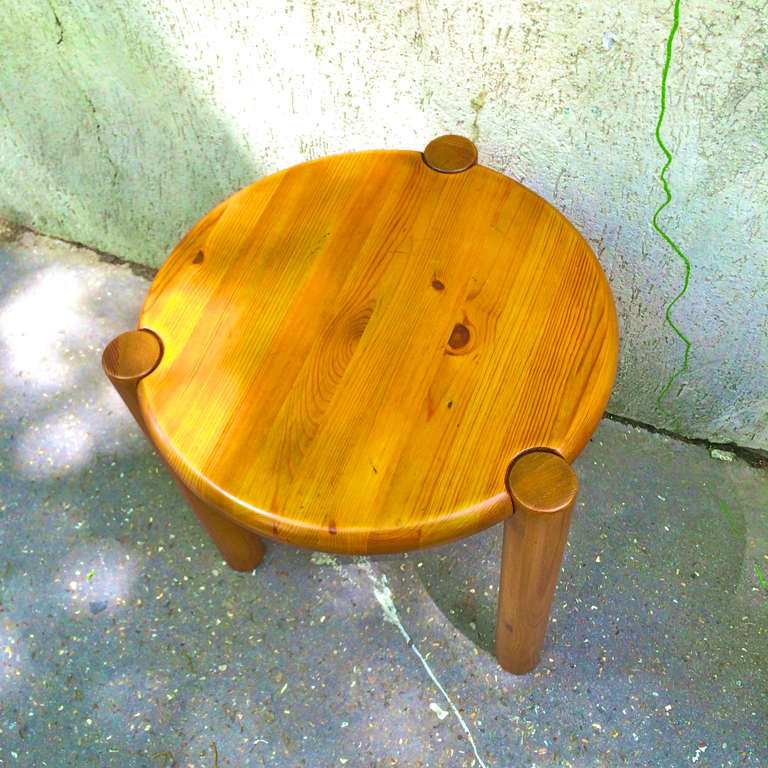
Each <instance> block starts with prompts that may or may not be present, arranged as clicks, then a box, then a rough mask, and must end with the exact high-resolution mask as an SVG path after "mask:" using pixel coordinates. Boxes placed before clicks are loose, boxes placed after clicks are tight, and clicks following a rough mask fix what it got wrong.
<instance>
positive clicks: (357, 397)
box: [138, 151, 618, 553]
mask: <svg viewBox="0 0 768 768" xmlns="http://www.w3.org/2000/svg"><path fill="white" fill-rule="evenodd" d="M139 327H142V328H148V329H150V330H152V331H154V332H155V333H156V334H157V335H158V336H159V337H160V339H161V340H162V344H163V357H162V360H161V361H160V363H159V364H158V366H157V368H156V369H155V370H153V371H152V372H151V373H150V374H149V375H148V376H146V377H145V378H142V379H141V380H140V381H139V383H138V398H139V404H140V408H141V410H142V415H143V417H144V422H145V423H146V425H147V429H148V430H149V432H150V434H151V436H152V439H153V441H154V443H155V445H156V446H157V448H158V450H159V451H160V453H161V454H162V455H163V457H164V458H165V460H166V461H167V462H168V463H169V464H170V466H171V467H172V468H173V471H174V472H175V473H176V474H177V475H178V476H179V477H180V478H181V479H182V480H183V482H184V483H186V484H187V485H188V486H189V487H190V488H191V489H192V490H193V491H194V493H196V494H197V495H198V496H200V497H201V498H202V499H204V500H205V501H208V502H210V503H212V504H214V505H215V506H216V507H217V508H218V509H220V510H222V511H224V512H225V513H226V514H227V515H229V516H231V517H232V518H233V519H234V520H236V521H237V522H239V523H240V524H242V525H245V526H247V527H248V528H251V529H252V530H254V531H257V532H259V533H262V534H264V535H266V536H268V537H272V538H276V539H279V540H283V541H289V542H292V543H294V544H296V545H299V546H305V547H310V548H313V549H320V550H327V551H335V552H356V553H365V552H386V551H402V550H406V549H413V548H418V547H423V546H429V545H432V544H438V543H441V542H445V541H449V540H453V539H457V538H460V537H462V536H466V535H469V534H471V533H474V532H476V531H478V530H481V529H482V528H485V527H487V526H489V525H491V524H493V523H495V522H498V521H499V520H501V519H503V518H504V517H507V516H508V515H509V514H510V513H511V502H510V498H509V495H508V493H507V492H506V489H505V477H506V473H507V468H508V466H509V464H510V462H511V461H512V459H514V458H515V456H516V455H518V454H519V453H520V452H521V451H522V450H526V449H530V448H535V447H544V448H549V449H552V450H555V451H557V452H558V453H560V454H561V455H562V456H563V457H564V458H565V459H566V460H568V461H572V460H573V459H574V458H575V457H576V456H577V455H578V453H579V452H580V451H581V449H582V448H583V446H584V445H585V443H586V442H587V441H588V439H589V437H590V435H591V434H592V432H593V430H594V428H595V427H596V425H597V422H598V421H599V419H600V417H601V415H602V413H603V409H604V407H605V404H606V402H607V399H608V395H609V393H610V390H611V386H612V384H613V379H614V375H615V369H616V361H617V354H618V332H617V324H616V315H615V310H614V306H613V300H612V297H611V294H610V290H609V287H608V284H607V281H606V279H605V276H604V275H603V272H602V270H601V269H600V266H599V264H598V262H597V260H596V258H595V257H594V255H593V254H592V252H591V251H590V249H589V247H588V246H587V244H586V243H585V242H584V240H583V239H582V238H581V236H580V235H579V234H578V233H577V231H576V230H575V229H574V228H573V227H572V226H571V225H570V224H569V222H568V221H567V220H566V219H565V218H564V217H563V216H562V215H560V214H559V213H558V212H557V211H556V210H555V209H554V208H553V207H551V206H550V205H549V204H547V203H546V202H545V201H544V200H542V199H541V198H539V197H537V196H536V195H535V194H533V193H532V192H530V191H529V190H527V189H526V188H525V187H523V186H521V185H520V184H518V183H516V182H515V181H513V180H511V179H509V178H507V177H505V176H503V175H502V174H499V173H496V172H495V171H492V170H490V169H488V168H485V167H483V166H479V165H475V166H474V167H471V168H469V170H466V171H463V172H459V173H439V172H437V171H435V170H432V169H431V168H430V167H428V166H427V165H426V164H425V162H424V160H423V158H422V155H421V153H419V152H408V151H372V152H360V153H350V154H345V155H336V156H332V157H327V158H323V159H320V160H315V161H312V162H309V163H305V164H302V165H298V166H295V167H293V168H289V169H287V170H285V171H281V172H280V173H277V174H274V175H272V176H269V177H266V178H264V179H262V180H260V181H258V182H256V183H254V184H252V185H251V186H249V187H246V188H245V189H243V190H241V191H239V192H237V193H236V194H234V195H233V196H232V197H230V198H229V199H228V200H225V201H224V202H223V203H221V204H220V205H218V206H217V207H216V208H214V209H213V210H212V211H211V212H210V213H209V214H208V215H206V216H205V217H204V218H203V219H202V220H201V221H200V222H199V223H198V224H197V225H195V226H194V227H193V228H192V230H191V231H190V232H189V233H188V234H187V235H186V236H185V237H184V239H183V240H182V241H181V242H180V243H179V245H178V246H177V247H176V248H175V249H174V251H173V252H172V253H171V255H170V256H169V258H168V259H167V261H166V263H165V264H164V266H163V267H162V268H161V270H160V271H159V273H158V275H157V277H156V278H155V280H154V282H153V284H152V286H151V288H150V291H149V294H148V296H147V299H146V302H145V304H144V307H143V310H142V313H141V317H140V320H139Z"/></svg>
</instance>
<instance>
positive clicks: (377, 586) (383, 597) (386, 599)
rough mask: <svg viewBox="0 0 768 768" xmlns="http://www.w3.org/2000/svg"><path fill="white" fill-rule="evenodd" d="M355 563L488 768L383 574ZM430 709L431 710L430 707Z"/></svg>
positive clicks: (361, 560) (360, 559) (360, 561)
mask: <svg viewBox="0 0 768 768" xmlns="http://www.w3.org/2000/svg"><path fill="white" fill-rule="evenodd" d="M355 562H356V563H357V567H358V568H359V569H360V570H361V571H362V572H363V573H364V574H365V575H366V576H367V577H368V579H369V580H370V581H371V583H372V584H373V594H374V597H375V598H376V600H377V601H378V603H379V605H380V606H381V609H382V610H383V611H384V618H385V619H386V620H387V621H389V622H391V623H392V624H394V625H395V626H396V627H397V628H398V629H399V630H400V634H401V635H402V636H403V639H404V640H405V642H406V643H407V644H408V646H409V647H410V649H411V650H412V651H413V652H414V653H415V654H416V656H417V658H418V659H419V661H420V662H421V664H422V666H423V667H424V670H425V671H426V673H427V674H428V675H429V677H430V679H431V680H432V682H433V683H434V684H435V685H436V686H437V688H438V690H439V691H440V693H442V694H443V698H444V699H445V700H446V701H447V702H448V706H449V707H450V708H451V711H452V712H453V714H454V715H456V719H457V720H458V721H459V724H460V725H461V727H462V729H463V730H464V733H466V734H467V740H468V741H469V743H470V744H471V746H472V750H473V751H474V753H475V758H476V760H477V762H478V764H479V765H480V768H488V766H487V765H486V764H485V763H484V762H483V760H482V758H481V757H480V755H479V753H478V751H477V745H476V744H475V740H474V739H473V738H472V733H471V732H470V730H469V728H468V726H467V723H466V721H465V720H464V718H463V717H462V716H461V713H460V712H459V710H458V709H457V708H456V705H455V704H454V703H453V701H452V699H451V697H450V696H449V695H448V693H447V691H446V690H445V688H443V686H442V685H441V684H440V681H439V680H438V679H437V677H435V673H434V672H433V671H432V668H431V667H430V666H429V664H428V663H427V660H426V659H425V658H424V656H422V654H421V651H419V649H418V648H417V647H416V645H415V644H414V642H413V640H412V639H411V636H410V635H409V634H408V631H407V630H406V628H405V627H404V626H403V623H402V621H400V617H399V616H398V615H397V608H396V607H395V603H394V601H393V599H392V590H391V589H390V588H389V587H388V586H387V577H386V576H385V575H384V574H383V573H382V574H381V575H380V576H377V575H376V573H375V572H374V570H373V567H372V566H371V563H370V561H369V560H368V559H367V558H365V557H358V558H355ZM430 709H432V706H431V705H430ZM433 711H434V710H433ZM442 711H444V710H442Z"/></svg>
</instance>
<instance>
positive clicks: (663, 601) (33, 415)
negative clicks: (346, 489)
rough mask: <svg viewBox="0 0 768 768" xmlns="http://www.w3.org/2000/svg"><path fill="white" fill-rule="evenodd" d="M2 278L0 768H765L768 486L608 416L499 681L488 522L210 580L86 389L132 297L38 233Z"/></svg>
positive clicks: (744, 468)
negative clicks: (556, 554)
mask: <svg viewBox="0 0 768 768" xmlns="http://www.w3.org/2000/svg"><path fill="white" fill-rule="evenodd" d="M0 266H1V268H2V278H1V279H0V342H1V343H2V352H1V355H0V367H1V369H2V381H3V385H2V388H1V389H0V418H2V422H3V423H2V429H1V430H0V469H1V470H2V474H1V475H0V513H1V514H0V532H2V551H0V579H1V580H2V582H1V587H0V589H1V592H0V598H1V602H0V662H1V663H0V766H24V767H25V768H26V767H28V766H50V767H51V768H54V767H55V768H59V767H60V766H70V765H76V766H79V767H81V768H84V767H85V766H100V767H101V766H120V767H121V768H122V767H124V766H147V767H152V768H170V767H171V766H190V768H191V767H192V766H200V767H201V768H203V767H204V768H215V766H222V767H223V766H261V765H270V766H287V767H290V766H311V767H313V768H315V767H317V768H325V767H326V766H328V767H329V768H330V767H331V766H343V765H349V766H350V767H352V766H354V767H355V768H356V767H357V766H363V767H364V768H374V767H378V766H382V767H383V766H409V767H410V766H472V765H475V766H480V767H482V766H487V768H502V766H503V767H517V766H551V765H555V766H574V768H577V767H578V768H582V767H583V768H586V767H587V766H590V767H591V766H621V765H628V766H664V768H672V767H674V766H689V765H697V766H698V767H699V768H704V766H707V767H708V768H713V767H714V766H755V768H757V767H758V766H761V767H763V768H764V767H765V766H768V738H767V737H766V733H767V731H766V720H767V719H768V718H767V715H768V701H767V696H768V694H767V691H768V665H766V662H765V658H766V652H767V651H768V627H767V626H766V625H767V622H766V618H767V617H768V590H766V588H765V586H764V585H763V584H762V583H761V578H768V510H767V509H766V508H767V507H768V504H766V501H767V500H768V474H767V473H766V470H765V469H759V468H756V467H752V466H749V465H748V464H746V463H745V462H744V461H742V460H741V459H739V458H736V457H733V456H732V455H730V454H726V455H724V456H723V457H722V458H721V459H716V458H712V457H711V456H710V455H709V453H708V452H707V450H706V448H704V447H701V446H695V445H689V444H685V443H682V442H678V441H675V440H673V439H670V438H667V437H663V436H660V435H656V434H651V433H648V432H646V431H643V430H641V429H638V428H635V427H630V426H626V425H623V424H619V423H616V422H613V421H608V420H604V421H603V422H602V423H601V425H600V427H599V428H598V430H597V432H596V433H595V436H594V438H593V441H592V442H591V443H590V444H589V446H588V447H587V448H586V449H585V451H584V452H583V454H582V455H581V457H580V458H579V459H578V461H577V462H576V464H575V468H576V471H577V473H578V475H579V477H580V481H581V488H582V490H581V493H580V496H579V502H578V509H577V511H576V514H575V516H574V521H573V524H572V528H571V535H570V539H569V545H568V547H567V550H566V554H565V559H564V563H563V572H562V576H561V579H560V583H559V585H558V588H557V593H556V595H555V605H554V607H553V612H552V621H551V625H550V630H549V632H548V635H547V640H546V646H545V649H544V654H543V659H542V662H541V664H540V666H539V667H538V669H537V670H536V671H535V672H534V673H532V674H529V675H526V676H523V677H514V676H510V675H508V674H506V673H504V672H502V671H501V670H500V669H499V667H498V666H497V664H496V662H495V660H494V657H493V655H492V653H491V645H492V642H491V638H492V634H493V621H494V611H495V604H496V596H497V578H498V568H499V547H500V531H499V529H498V527H497V528H494V529H492V530H488V531H486V532H484V533H481V534H479V535H477V536H475V537H473V538H471V539H467V540H465V541H463V542H461V543H458V544H454V545H450V546H444V547H439V548H435V549H431V550H426V551H423V552H417V553H411V554H409V555H399V556H387V557H372V558H367V559H365V558H357V559H353V558H344V557H335V556H329V555H322V554H313V553H311V552H307V551H302V550H297V549H293V548H291V547H288V546H283V545H280V544H274V543H270V545H269V547H268V551H267V554H266V557H265V559H264V562H263V563H262V565H261V566H260V567H259V568H258V569H257V570H256V571H254V572H253V573H247V574H239V573H234V572H232V571H230V570H228V568H227V567H226V566H225V565H224V563H223V562H222V560H221V558H220V557H219V556H218V554H217V552H216V551H215V550H214V548H213V546H212V545H211V544H210V543H209V541H208V540H207V539H206V538H205V536H204V534H203V532H202V530H201V529H200V528H199V527H198V525H197V523H196V522H195V521H194V519H193V517H192V515H191V513H190V512H189V510H188V509H187V508H186V507H185V505H184V502H183V500H182V498H181V496H180V494H179V493H178V491H177V490H176V488H175V487H174V486H173V484H172V483H171V481H170V480H169V479H168V478H167V476H166V475H165V474H164V473H163V471H162V470H161V468H160V466H159V463H158V461H157V459H156V458H155V456H154V454H153V453H152V451H151V450H150V448H149V447H148V445H147V444H146V443H145V441H144V439H143V437H142V436H141V434H140V433H139V430H138V428H137V427H136V426H135V424H134V423H133V421H132V420H131V418H130V416H129V415H128V412H127V410H126V409H125V408H124V407H123V405H122V403H121V402H120V401H119V399H118V397H117V395H116V394H115V393H114V392H113V391H112V389H111V388H110V386H109V384H108V383H107V381H106V380H105V378H104V377H103V375H102V373H101V368H100V354H101V349H102V348H103V346H104V345H105V344H106V343H107V341H109V339H111V338H112V337H113V336H114V335H116V334H117V333H119V332H121V331H123V330H127V329H130V328H133V327H135V323H136V318H137V316H138V311H139V308H140V306H141V302H142V299H143V296H144V294H145V292H146V290H147V287H148V283H147V280H146V278H145V277H143V276H141V275H140V274H134V272H133V271H132V270H131V269H130V268H128V267H127V266H118V265H114V264H109V263H105V262H104V261H100V260H99V257H98V256H97V255H95V254H93V253H91V252H89V251H86V250H84V249H80V248H76V247H74V246H70V245H66V244H62V243H59V242H57V241H54V240H50V239H46V238H41V237H36V236H34V235H32V234H29V233H27V234H24V235H22V236H20V237H19V238H18V239H16V240H15V241H14V242H5V243H4V244H2V246H1V249H0ZM723 459H730V460H728V461H726V460H723Z"/></svg>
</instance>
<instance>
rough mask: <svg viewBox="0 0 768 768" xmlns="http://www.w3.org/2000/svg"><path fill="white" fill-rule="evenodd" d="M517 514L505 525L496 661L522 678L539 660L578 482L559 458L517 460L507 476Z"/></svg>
mask: <svg viewBox="0 0 768 768" xmlns="http://www.w3.org/2000/svg"><path fill="white" fill-rule="evenodd" d="M507 490H508V491H509V494H510V496H511V497H512V506H513V514H512V515H511V516H510V517H508V518H507V519H506V520H505V521H504V541H503V544H502V552H501V581H500V586H499V609H498V617H497V621H496V657H497V659H498V660H499V664H501V666H502V667H503V668H504V669H506V670H507V671H509V672H513V673H515V674H518V675H522V674H525V673H526V672H530V671H531V670H532V669H533V668H534V667H535V666H536V664H538V662H539V656H540V654H541V648H542V645H543V644H544V633H545V632H546V629H547V624H548V622H549V611H550V608H551V606H552V598H553V596H554V592H555V584H556V583H557V577H558V574H559V572H560V562H561V560H562V557H563V550H564V549H565V541H566V538H567V536H568V528H569V525H570V522H571V512H572V511H573V504H574V501H575V499H576V493H577V490H578V480H577V478H576V475H575V474H574V472H573V470H572V469H571V467H570V465H569V464H568V462H567V461H565V460H564V459H563V458H561V457H560V456H559V455H558V454H556V453H553V452H549V451H543V450H537V451H531V452H528V453H524V454H521V455H520V456H518V457H517V458H516V459H515V460H514V461H513V462H512V464H511V465H510V467H509V470H508V472H507Z"/></svg>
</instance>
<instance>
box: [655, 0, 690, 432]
mask: <svg viewBox="0 0 768 768" xmlns="http://www.w3.org/2000/svg"><path fill="white" fill-rule="evenodd" d="M679 24H680V0H675V6H674V9H673V20H672V29H671V31H670V33H669V38H668V39H667V55H666V59H665V60H664V70H663V72H662V75H661V109H660V111H659V121H658V122H657V123H656V141H657V142H658V144H659V146H660V147H661V151H662V152H663V153H664V155H665V157H666V158H667V162H666V163H665V164H664V167H663V168H662V169H661V174H660V175H659V178H660V179H661V183H662V185H663V187H664V192H665V194H666V196H667V199H666V200H665V201H664V202H663V203H662V204H661V205H660V206H659V207H658V209H657V210H656V213H654V214H653V227H654V229H655V230H656V231H657V232H658V233H659V234H660V235H661V237H662V238H664V240H665V241H666V242H667V243H668V244H669V246H670V247H671V248H672V250H673V251H674V252H675V253H676V254H677V255H678V256H679V257H680V258H681V259H682V260H683V262H684V264H685V280H684V282H683V287H682V290H681V291H680V293H678V294H677V296H675V298H674V299H672V301H670V302H669V304H668V305H667V310H666V312H665V317H666V319H667V323H668V324H669V326H670V327H671V328H672V330H673V331H674V332H675V333H676V334H677V335H678V336H679V337H680V339H682V341H683V343H684V344H685V352H684V353H683V364H682V365H681V366H680V368H679V369H678V370H677V371H675V372H674V373H673V374H672V376H671V378H670V379H669V381H668V382H667V385H666V386H665V387H664V389H663V390H662V391H661V394H660V395H659V396H658V398H657V399H656V404H657V405H658V407H659V410H660V411H661V412H662V413H663V414H664V415H665V416H667V417H668V418H670V419H672V421H673V423H674V425H675V429H676V430H677V431H678V432H680V431H681V426H680V420H679V419H678V418H677V417H676V416H674V415H673V414H672V413H670V412H669V411H667V410H666V409H665V408H664V406H663V405H662V404H661V401H662V400H663V399H664V397H665V395H666V394H667V392H669V390H670V388H671V387H672V384H673V383H674V381H675V379H676V378H677V377H678V376H679V375H680V374H681V373H684V372H685V371H686V370H687V368H688V353H689V351H690V349H691V342H690V341H688V339H687V338H686V337H685V335H684V334H683V332H682V331H681V330H680V329H679V328H678V327H677V326H676V325H675V324H674V322H672V317H671V315H670V313H671V311H672V307H674V306H675V304H676V303H677V301H678V299H679V298H680V297H681V296H682V295H683V294H684V293H685V292H686V290H688V280H689V278H690V275H691V262H690V261H689V260H688V258H687V257H686V255H685V254H684V253H683V252H682V251H681V250H680V248H679V247H678V246H677V245H676V243H675V242H674V241H673V240H672V239H671V238H670V237H669V235H667V233H666V232H664V230H662V229H661V227H660V226H659V224H658V216H659V214H660V213H661V212H662V211H663V210H664V208H666V207H667V205H668V204H669V202H670V201H671V200H672V193H671V192H670V191H669V184H668V183H667V179H666V173H667V169H668V168H669V166H670V164H671V163H672V154H671V153H670V151H669V150H668V149H667V148H666V146H665V145H664V142H663V141H662V139H661V124H662V122H663V120H664V112H665V111H666V104H667V75H668V74H669V66H670V64H671V62H672V41H673V40H674V37H675V32H677V28H678V26H679Z"/></svg>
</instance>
